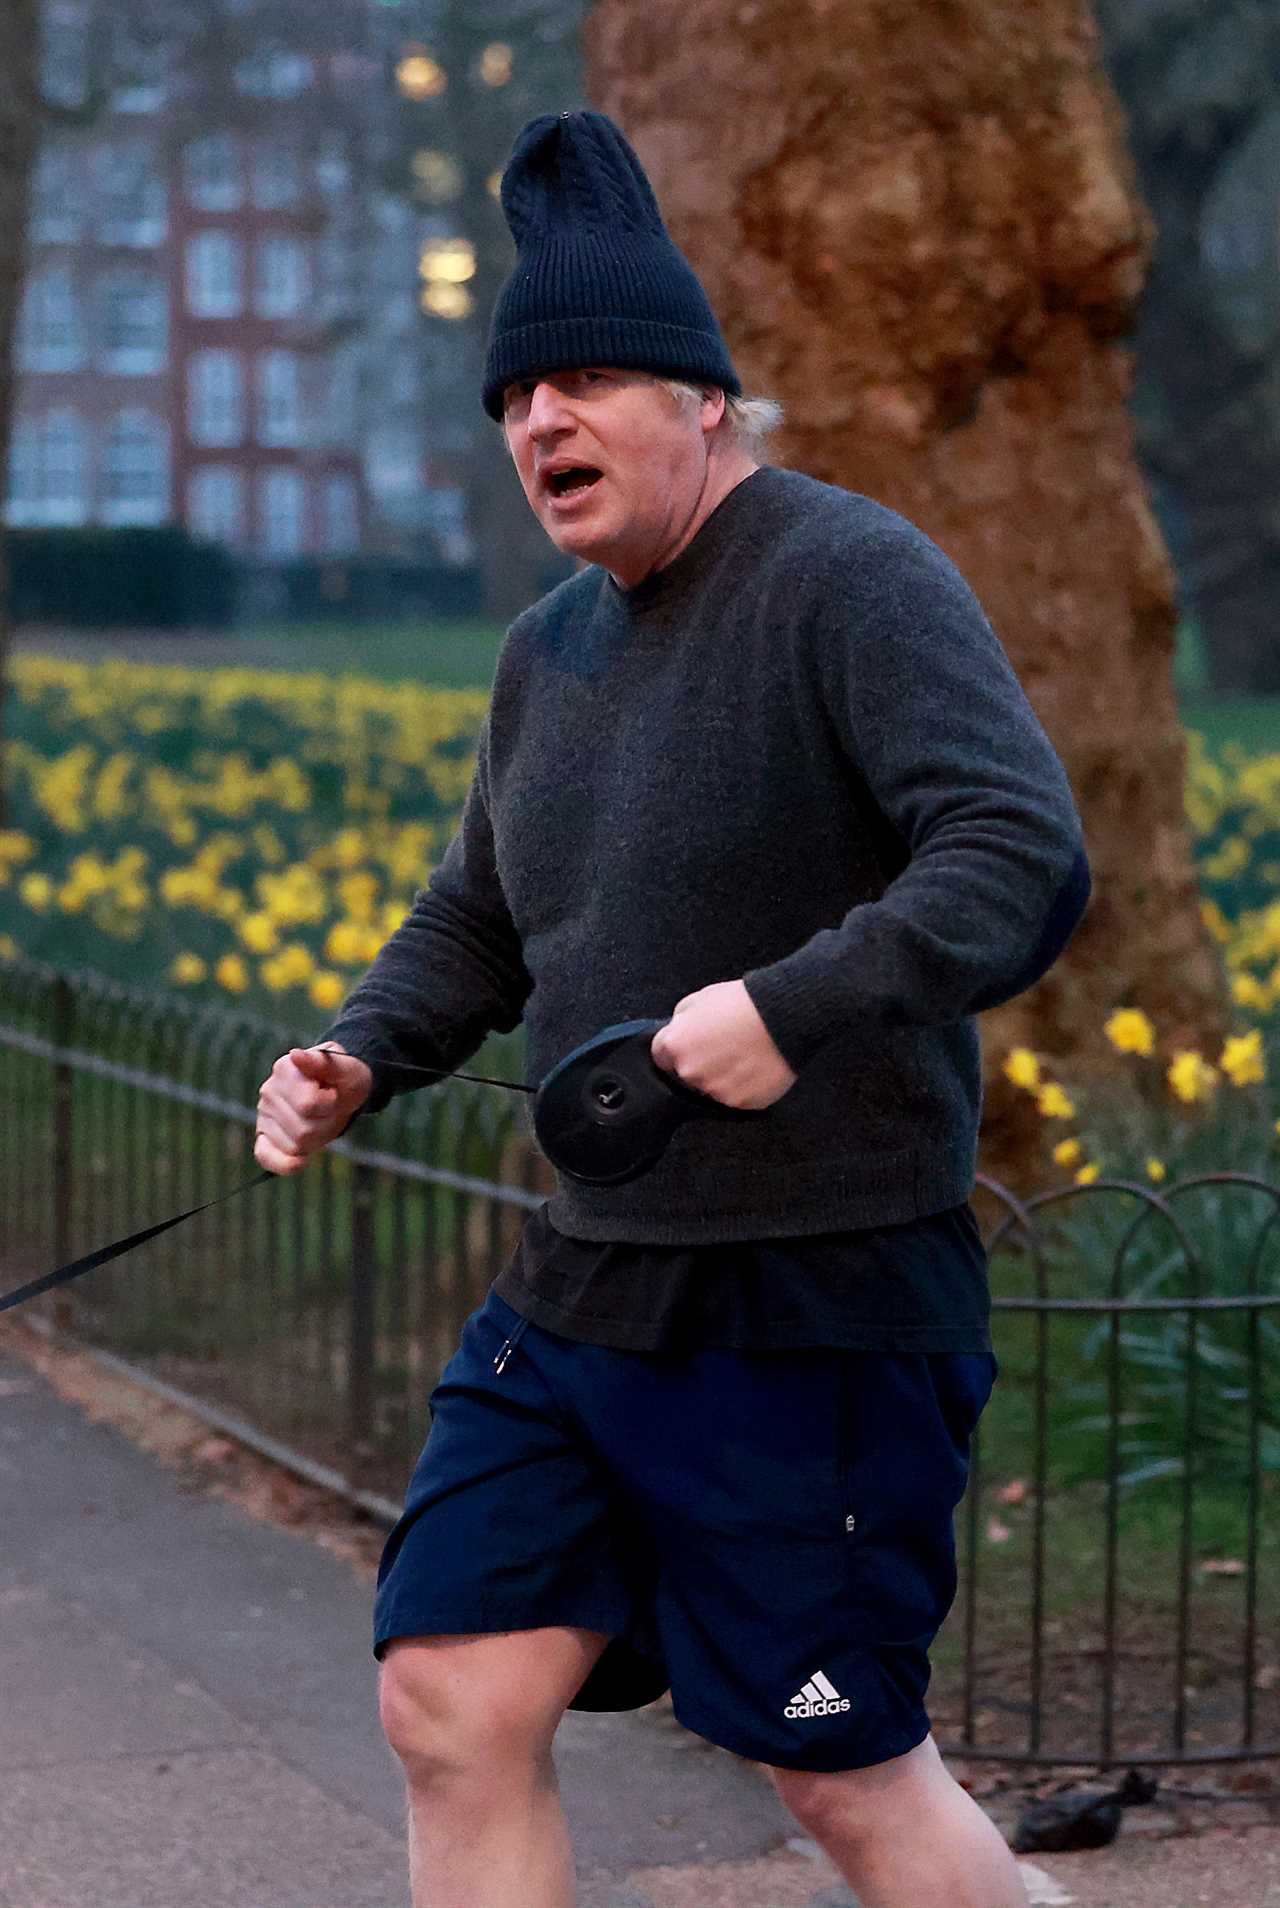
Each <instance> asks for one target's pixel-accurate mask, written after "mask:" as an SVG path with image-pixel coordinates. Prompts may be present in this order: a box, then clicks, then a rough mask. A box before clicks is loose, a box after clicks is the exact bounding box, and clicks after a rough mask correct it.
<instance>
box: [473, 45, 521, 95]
mask: <svg viewBox="0 0 1280 1908" xmlns="http://www.w3.org/2000/svg"><path fill="white" fill-rule="evenodd" d="M514 65H515V54H514V53H513V52H512V50H511V48H510V47H509V46H508V45H507V44H506V43H505V41H503V40H495V41H494V42H493V45H492V46H487V47H486V48H485V50H484V52H483V53H482V54H481V55H480V77H481V79H482V80H483V81H484V83H485V85H486V86H505V85H506V84H507V81H508V80H509V79H510V78H511V72H512V68H513V67H514Z"/></svg>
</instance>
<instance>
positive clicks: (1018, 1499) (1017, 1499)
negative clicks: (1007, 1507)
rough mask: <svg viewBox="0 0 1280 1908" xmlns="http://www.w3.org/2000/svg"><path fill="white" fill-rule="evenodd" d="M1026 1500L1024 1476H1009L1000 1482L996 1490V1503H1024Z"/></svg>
mask: <svg viewBox="0 0 1280 1908" xmlns="http://www.w3.org/2000/svg"><path fill="white" fill-rule="evenodd" d="M1026 1501H1027V1480H1026V1479H1025V1478H1024V1477H1015V1478H1011V1479H1010V1480H1009V1482H1008V1483H1007V1484H1002V1485H1001V1486H1000V1489H999V1490H998V1491H997V1492H996V1502H997V1503H998V1504H1025V1503H1026Z"/></svg>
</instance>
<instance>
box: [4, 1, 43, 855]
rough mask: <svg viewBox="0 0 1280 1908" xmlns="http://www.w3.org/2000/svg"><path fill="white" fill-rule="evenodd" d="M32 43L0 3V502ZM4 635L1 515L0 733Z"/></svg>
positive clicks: (29, 18) (32, 126) (29, 151)
mask: <svg viewBox="0 0 1280 1908" xmlns="http://www.w3.org/2000/svg"><path fill="white" fill-rule="evenodd" d="M39 44H40V18H39V7H38V0H6V3H5V5H4V6H2V7H0V502H3V499H4V497H5V495H6V493H7V489H8V470H9V440H10V436H11V433H12V414H13V395H14V376H13V341H14V334H15V331H16V329H17V319H18V307H19V304H20V303H21V299H22V282H23V276H24V271H25V254H26V231H27V194H28V181H29V180H30V177H31V169H32V166H33V164H34V161H35V150H36V135H37V132H38V129H39V124H40V106H39V99H38V95H37V90H36V61H37V48H38V47H39ZM10 634H11V630H10V614H9V565H8V558H7V552H6V549H5V529H4V520H3V517H2V516H0V738H2V737H3V734H4V715H5V706H4V705H5V689H6V686H7V681H8V670H9V639H10ZM2 765H3V745H2V741H0V828H3V827H4V822H5V780H6V777H5V775H4V772H3V766H2Z"/></svg>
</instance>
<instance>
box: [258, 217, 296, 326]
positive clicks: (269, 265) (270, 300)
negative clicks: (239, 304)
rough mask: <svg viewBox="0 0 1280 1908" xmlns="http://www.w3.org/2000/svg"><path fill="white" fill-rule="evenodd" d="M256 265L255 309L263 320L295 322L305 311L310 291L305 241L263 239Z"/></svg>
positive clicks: (280, 238)
mask: <svg viewBox="0 0 1280 1908" xmlns="http://www.w3.org/2000/svg"><path fill="white" fill-rule="evenodd" d="M254 264H255V270H254V286H253V300H254V305H253V308H254V310H255V311H256V312H257V314H258V316H259V317H260V318H292V317H294V316H295V315H296V314H297V313H298V312H300V311H301V310H302V309H303V307H304V305H305V304H306V302H307V293H308V291H309V289H310V286H309V277H310V274H309V273H308V271H307V247H306V243H305V241H304V240H302V239H297V238H289V237H286V236H284V235H280V234H273V235H272V236H271V237H269V238H263V239H259V241H258V245H257V249H256V253H255V258H254Z"/></svg>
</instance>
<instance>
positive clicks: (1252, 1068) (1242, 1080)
mask: <svg viewBox="0 0 1280 1908" xmlns="http://www.w3.org/2000/svg"><path fill="white" fill-rule="evenodd" d="M1218 1065H1219V1066H1220V1067H1221V1068H1222V1071H1223V1072H1224V1073H1225V1074H1227V1075H1228V1077H1229V1078H1230V1079H1231V1081H1232V1082H1233V1083H1234V1084H1235V1085H1236V1086H1251V1085H1253V1084H1255V1083H1256V1082H1258V1081H1261V1080H1265V1079H1266V1077H1267V1065H1266V1061H1265V1060H1264V1059H1263V1057H1262V1029H1261V1028H1260V1027H1254V1028H1253V1029H1252V1031H1251V1032H1249V1033H1247V1034H1238V1035H1235V1036H1233V1037H1232V1038H1231V1039H1230V1040H1228V1041H1227V1044H1226V1046H1225V1047H1224V1048H1223V1049H1222V1053H1221V1055H1220V1056H1219V1059H1218Z"/></svg>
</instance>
